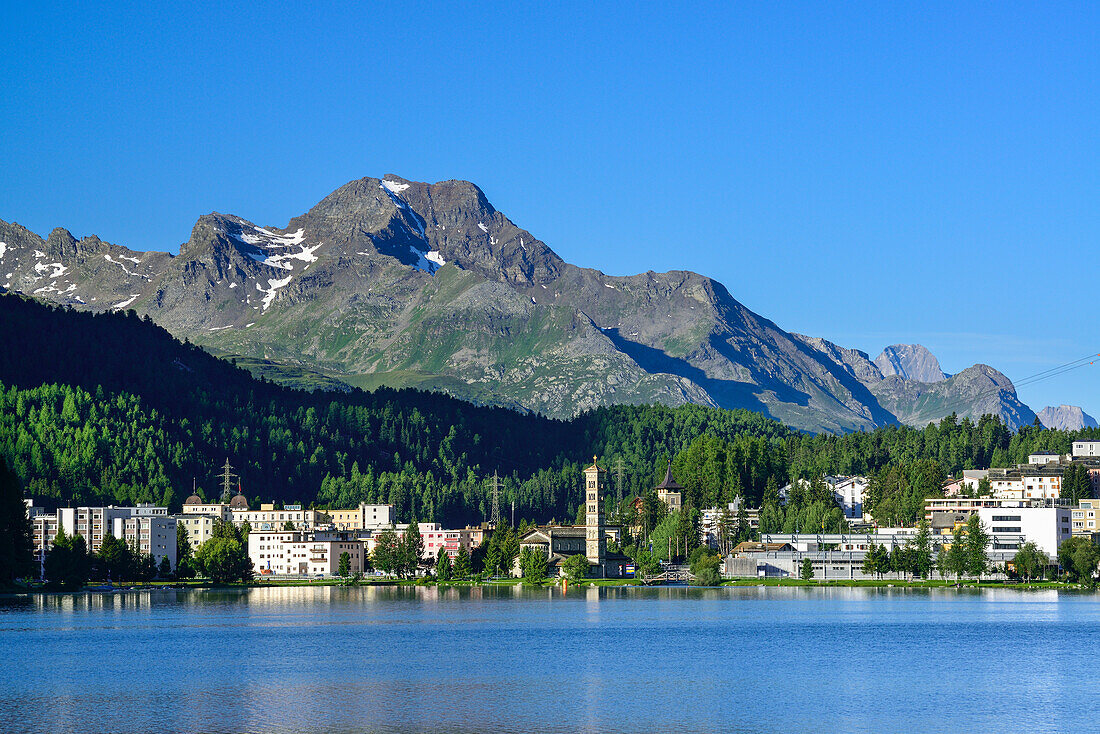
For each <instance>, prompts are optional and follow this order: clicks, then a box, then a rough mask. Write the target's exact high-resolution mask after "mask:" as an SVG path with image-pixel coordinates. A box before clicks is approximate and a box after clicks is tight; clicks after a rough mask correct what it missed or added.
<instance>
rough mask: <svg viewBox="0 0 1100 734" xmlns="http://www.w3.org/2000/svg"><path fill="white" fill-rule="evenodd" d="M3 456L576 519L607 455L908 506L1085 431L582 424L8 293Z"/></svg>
mask: <svg viewBox="0 0 1100 734" xmlns="http://www.w3.org/2000/svg"><path fill="white" fill-rule="evenodd" d="M0 344H2V345H3V348H2V349H0V457H3V458H4V459H6V461H7V463H8V464H9V466H11V468H12V469H13V470H14V472H15V474H16V475H17V476H18V477H19V479H20V480H21V482H22V484H23V488H24V491H25V492H26V494H27V495H28V496H30V497H32V498H33V499H35V501H36V502H37V503H39V504H43V505H46V506H54V505H59V504H62V505H63V504H69V503H74V504H76V503H79V504H110V503H113V504H123V503H127V504H128V503H134V502H154V503H157V504H161V505H168V506H170V507H178V506H179V505H180V504H181V503H182V501H183V499H184V498H185V497H186V496H187V495H188V494H190V492H191V487H192V482H193V481H196V482H197V484H198V486H199V488H200V491H201V493H203V494H204V495H205V496H207V497H212V496H216V495H217V494H218V493H220V489H219V488H218V487H216V486H215V485H216V480H215V479H214V475H215V474H216V473H217V471H218V467H219V466H220V465H221V464H222V463H223V462H224V460H225V459H226V457H228V458H229V459H230V461H231V462H232V463H233V465H234V467H236V469H235V471H236V472H238V473H239V474H240V477H241V486H242V488H243V491H244V492H245V494H246V495H247V496H248V497H249V498H250V499H251V500H252V501H253V502H257V501H277V502H292V501H294V502H302V503H304V504H307V505H309V504H314V503H315V504H316V505H318V506H332V507H336V506H340V507H350V506H354V505H355V504H357V503H358V502H360V501H366V502H379V503H392V504H394V505H395V506H396V508H397V513H398V517H399V518H402V519H408V518H411V517H416V518H417V519H419V520H421V521H440V522H443V523H446V524H448V525H451V526H454V525H460V524H465V523H476V522H480V521H482V520H483V519H486V517H487V515H488V510H489V508H488V504H489V484H488V481H487V480H488V478H489V477H491V476H492V475H493V473H494V472H497V473H499V475H500V477H501V480H502V486H503V503H504V507H505V508H508V510H510V503H511V502H513V501H514V502H515V508H516V509H515V511H516V519H517V521H518V520H519V519H520V518H526V519H531V520H538V521H546V520H550V519H557V520H568V521H571V519H572V518H573V517H574V514H575V511H576V507H577V505H578V503H579V501H580V497H581V492H580V486H581V485H580V469H581V467H582V466H584V465H585V464H586V463H588V462H590V461H591V457H592V456H593V455H596V456H598V457H599V458H600V461H601V463H602V464H603V465H605V466H607V467H609V468H611V469H612V470H613V471H612V477H611V485H612V487H613V488H614V491H618V487H617V481H618V480H617V473H616V472H615V471H614V469H615V467H616V466H617V465H619V466H621V467H622V487H621V492H622V496H623V497H624V498H625V497H629V496H631V495H637V494H641V493H643V492H645V491H646V490H648V489H649V488H651V487H653V486H654V485H655V483H656V482H657V481H659V479H660V478H661V477H663V474H664V467H665V464H666V462H667V461H668V460H669V459H673V461H674V463H673V468H674V471H675V473H676V476H677V478H678V479H679V481H680V482H681V483H682V484H683V485H684V486H685V488H686V493H685V494H686V497H685V501H686V502H687V503H689V504H691V505H694V506H695V507H706V506H712V505H715V504H717V503H719V502H724V501H728V500H731V499H732V498H733V497H734V496H737V495H741V496H743V497H744V498H745V499H746V501H747V502H748V504H749V505H752V506H757V505H759V504H761V502H762V501H764V500H765V498H766V495H767V494H770V493H771V492H772V491H774V490H775V488H777V487H778V486H781V485H783V484H786V483H787V482H788V481H789V480H790V479H791V478H792V477H806V478H812V477H815V476H820V475H822V474H867V475H870V476H871V477H872V488H871V492H870V497H869V498H868V504H870V505H875V504H876V503H877V504H878V505H879V508H880V509H886V510H888V511H889V512H891V513H893V514H894V515H895V516H896V517H897V518H898V520H899V521H904V520H906V519H909V518H910V516H912V515H913V514H914V512H915V511H916V510H915V508H916V509H919V502H920V501H923V497H925V496H927V495H928V494H932V493H935V492H936V491H938V489H939V482H940V481H942V479H943V478H944V477H946V476H947V475H950V474H954V473H957V472H959V471H960V470H962V469H967V468H982V467H986V466H1007V465H1010V464H1013V463H1017V462H1022V461H1026V457H1027V454H1029V453H1031V452H1034V451H1039V450H1043V451H1059V452H1067V451H1068V450H1069V447H1070V443H1071V442H1072V440H1073V439H1074V438H1075V437H1077V436H1088V437H1092V438H1100V431H1097V430H1096V429H1086V430H1084V431H1080V432H1064V431H1052V430H1045V429H1040V428H1039V427H1025V428H1022V429H1020V430H1019V431H1018V432H1015V433H1014V432H1012V431H1010V430H1009V429H1007V428H1006V427H1005V426H1004V424H1002V423H1001V422H1000V420H999V419H997V418H995V417H990V416H986V417H983V418H982V419H981V420H979V421H976V422H975V421H971V420H969V419H963V420H957V419H956V418H954V417H950V418H947V419H944V420H943V421H941V422H940V423H938V424H932V425H929V426H928V427H926V428H924V429H922V430H916V429H912V428H907V427H896V426H892V427H886V428H881V429H878V430H875V431H872V432H866V433H854V434H848V435H844V436H830V435H816V436H814V435H809V434H803V433H798V432H795V431H792V430H790V429H788V428H786V427H784V426H783V425H781V424H780V423H778V422H776V421H773V420H770V419H768V418H766V417H765V416H763V415H761V414H758V413H751V412H748V411H743V410H720V409H712V408H704V407H701V406H694V405H688V406H681V407H678V408H668V407H664V406H613V407H607V408H600V409H597V410H594V411H590V412H586V413H583V414H580V415H578V416H576V417H575V418H573V419H572V420H569V421H558V420H551V419H547V418H545V417H542V416H538V415H525V414H522V413H518V412H515V411H512V410H508V409H504V408H497V407H486V406H476V405H472V404H469V403H466V402H463V401H460V400H456V399H453V398H450V397H447V396H445V395H441V394H439V393H428V392H420V391H415V390H390V389H384V388H383V389H379V390H376V391H374V392H363V391H360V390H352V391H350V392H347V393H340V392H312V393H311V392H304V391H299V390H293V389H290V388H287V387H282V386H279V385H276V384H274V383H272V382H269V381H267V380H265V379H262V378H261V379H256V378H254V377H253V376H252V374H251V373H249V372H248V371H246V370H244V369H241V368H238V367H236V366H235V365H233V364H231V363H230V362H228V361H224V360H221V359H218V358H216V357H214V356H212V355H210V354H208V353H206V352H205V351H203V350H202V349H200V348H198V347H196V346H194V345H191V344H188V343H180V342H178V341H177V340H175V339H174V338H173V337H172V336H171V335H169V334H168V333H167V332H165V331H164V330H163V329H161V328H160V327H158V326H156V325H155V324H153V323H151V322H150V321H149V320H148V319H144V320H143V319H141V318H139V317H138V316H137V315H136V314H135V313H134V312H133V311H130V312H126V313H122V312H117V313H100V314H92V313H88V312H76V311H72V310H68V309H63V308H55V307H51V306H46V305H44V304H41V303H38V302H36V301H33V300H30V299H26V298H23V297H20V296H15V295H4V296H0Z"/></svg>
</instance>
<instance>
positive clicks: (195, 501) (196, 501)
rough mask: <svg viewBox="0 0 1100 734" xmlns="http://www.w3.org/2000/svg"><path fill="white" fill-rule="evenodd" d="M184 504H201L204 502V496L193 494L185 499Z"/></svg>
mask: <svg viewBox="0 0 1100 734" xmlns="http://www.w3.org/2000/svg"><path fill="white" fill-rule="evenodd" d="M183 504H185V505H201V504H202V497H199V496H198V494H193V495H191V496H190V497H188V498H187V499H185V500H184V501H183Z"/></svg>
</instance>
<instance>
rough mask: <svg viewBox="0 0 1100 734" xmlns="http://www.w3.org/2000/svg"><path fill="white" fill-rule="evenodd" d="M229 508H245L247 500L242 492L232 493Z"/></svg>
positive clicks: (246, 507)
mask: <svg viewBox="0 0 1100 734" xmlns="http://www.w3.org/2000/svg"><path fill="white" fill-rule="evenodd" d="M229 509H231V510H247V509H248V500H247V499H246V498H245V496H244V495H243V494H235V495H233V499H231V500H229Z"/></svg>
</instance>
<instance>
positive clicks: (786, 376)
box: [0, 175, 1034, 432]
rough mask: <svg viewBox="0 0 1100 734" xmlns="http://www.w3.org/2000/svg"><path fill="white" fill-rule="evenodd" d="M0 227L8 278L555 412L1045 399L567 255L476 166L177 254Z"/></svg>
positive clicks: (245, 228)
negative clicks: (465, 174) (498, 194)
mask: <svg viewBox="0 0 1100 734" xmlns="http://www.w3.org/2000/svg"><path fill="white" fill-rule="evenodd" d="M0 243H3V244H2V245H0V275H2V276H3V280H2V281H0V285H2V287H3V288H4V289H10V290H15V291H20V292H23V293H27V294H30V295H34V296H36V297H38V298H42V299H45V300H49V301H53V302H58V303H65V304H68V305H71V306H73V307H76V308H86V309H97V310H106V309H125V308H133V309H135V310H136V311H137V312H138V313H141V314H145V315H148V316H149V317H150V318H152V319H153V320H154V321H155V322H156V323H158V324H160V325H161V326H164V327H165V328H166V329H168V330H169V331H170V332H172V333H173V334H175V335H176V336H177V337H180V338H184V337H186V338H188V339H190V340H191V341H192V342H195V343H197V344H201V345H203V346H204V347H206V348H208V349H209V350H210V351H213V352H215V353H218V354H235V355H242V356H244V357H248V358H250V359H252V360H266V361H268V362H270V363H275V364H286V365H291V366H293V367H295V368H298V369H299V373H300V371H301V369H303V368H304V369H306V370H316V371H319V372H322V373H324V374H326V375H328V376H331V377H335V378H337V379H339V380H342V381H344V382H347V383H349V384H352V385H358V386H363V387H371V386H374V385H379V384H388V385H394V386H402V385H411V386H418V387H423V388H427V389H439V390H444V391H447V392H449V393H452V394H454V395H456V396H458V397H464V398H467V399H472V400H474V401H476V402H487V403H499V404H503V405H509V406H512V407H521V408H525V409H529V410H535V411H540V412H544V413H547V414H549V415H553V416H568V415H572V414H575V413H576V412H579V411H582V410H586V409H590V408H593V407H597V406H599V405H603V404H608V403H615V402H621V403H644V402H660V403H665V404H672V405H676V404H681V403H685V402H691V403H699V404H704V405H712V406H721V407H729V408H749V409H752V410H758V411H761V412H764V413H766V414H768V415H770V416H772V417H774V418H777V419H779V420H781V421H783V422H784V423H787V424H788V425H791V426H794V427H797V428H802V429H805V430H810V431H829V432H843V431H850V430H861V429H869V428H873V427H875V426H881V425H886V424H890V423H894V422H897V421H899V420H901V421H903V422H913V421H923V420H926V419H927V420H936V419H938V418H939V417H942V416H940V415H935V413H936V411H937V410H939V409H940V408H945V409H946V408H948V407H950V408H952V409H953V410H955V412H958V413H959V414H960V415H964V414H970V415H979V414H980V412H998V413H1000V414H1001V415H1003V416H1004V417H1005V418H1006V419H1007V420H1009V421H1010V422H1015V421H1019V420H1025V419H1026V418H1027V416H1028V415H1029V414H1030V415H1031V416H1032V418H1033V416H1034V414H1033V413H1031V412H1030V410H1029V409H1027V408H1026V406H1023V405H1022V404H1021V403H1019V401H1018V400H1017V399H1016V396H1015V392H1014V390H1013V388H1012V385H1011V382H1009V381H1008V379H1007V378H1005V377H1004V376H1003V375H1001V374H1000V373H998V372H996V370H992V369H991V368H983V369H979V370H977V372H972V373H971V374H968V375H967V376H966V377H965V378H963V379H961V380H959V379H957V378H961V377H963V375H964V374H966V373H967V372H968V371H964V373H960V375H956V376H955V377H954V378H950V379H942V380H941V381H940V382H939V383H937V385H939V386H938V387H934V386H929V385H928V384H926V383H923V382H920V381H919V380H914V379H910V378H909V377H906V375H910V374H917V375H920V376H922V377H927V376H929V375H930V374H932V373H931V372H930V370H931V369H932V365H934V367H935V370H938V362H936V360H935V357H933V356H931V355H930V353H928V354H923V353H921V352H920V351H919V350H916V349H913V350H899V349H897V345H895V347H891V348H889V349H892V350H894V351H893V352H891V354H892V355H893V356H894V358H893V360H892V361H889V360H888V361H889V366H890V369H891V370H892V371H893V373H892V374H890V375H888V376H887V375H884V374H883V370H882V368H880V367H879V366H878V363H877V361H874V362H873V361H871V360H870V359H869V358H868V356H867V355H866V354H865V353H863V352H859V351H858V350H848V349H844V348H842V347H839V346H837V345H834V344H831V343H829V342H826V341H825V340H821V339H816V338H813V337H805V336H800V335H797V334H791V333H788V332H786V331H784V330H783V329H781V328H780V327H779V326H777V325H776V324H774V323H773V322H771V321H769V320H768V319H766V318H763V317H761V316H759V315H758V314H755V313H753V312H752V311H750V310H748V309H747V308H745V307H744V306H743V305H742V304H740V303H739V302H738V301H737V300H736V299H734V298H733V296H732V295H731V294H730V293H729V292H728V291H727V290H726V288H725V287H724V286H723V285H722V284H721V283H718V282H717V281H715V280H713V279H711V278H708V277H706V276H703V275H699V274H697V273H692V272H688V271H670V272H667V273H655V272H652V271H650V272H647V273H642V274H638V275H633V276H625V277H616V276H608V275H605V274H604V273H601V272H600V271H598V270H593V269H589V268H581V267H578V266H575V265H572V264H569V263H566V262H565V261H563V260H562V259H561V258H560V257H559V256H558V255H557V254H556V253H554V252H553V251H552V250H551V249H550V248H549V247H548V246H547V245H546V244H544V243H543V242H541V241H540V240H538V239H537V238H535V237H534V236H533V235H531V233H529V232H527V231H526V230H523V229H521V228H520V227H518V226H516V225H515V224H514V223H513V222H511V220H509V219H508V218H507V217H506V216H504V215H503V214H502V213H501V212H498V211H496V210H495V209H494V208H493V207H492V205H491V204H490V203H489V201H488V200H487V198H486V197H485V195H484V193H483V192H482V191H481V190H480V189H479V188H478V187H477V186H475V185H474V184H472V183H469V182H465V181H444V182H440V183H436V184H426V183H419V182H414V181H409V180H406V179H403V178H400V177H397V176H392V175H387V176H384V177H382V178H380V179H379V178H363V179H359V180H357V181H352V182H350V183H348V184H346V185H345V186H342V187H340V188H339V189H337V190H336V191H334V192H333V193H332V194H330V195H329V196H327V197H325V198H324V199H323V200H322V201H321V202H319V203H318V204H317V205H316V206H314V207H313V208H311V209H310V210H309V211H308V212H306V213H305V214H303V215H301V216H298V217H295V218H293V219H291V220H290V222H289V223H288V225H287V226H286V227H285V228H280V227H273V226H265V227H261V226H259V225H257V224H255V223H253V222H250V221H248V220H246V219H243V218H241V217H237V216H232V215H225V214H219V213H212V214H208V215H204V216H202V217H200V218H199V219H198V221H197V222H196V224H195V226H194V227H193V229H192V232H191V236H190V238H189V240H188V241H187V242H186V243H184V244H183V245H182V246H181V247H180V250H179V255H176V256H172V255H169V254H167V253H162V252H148V253H139V252H133V251H130V250H128V249H127V248H124V247H121V246H119V245H114V244H110V243H106V242H103V241H101V240H99V239H98V238H96V237H85V238H83V239H80V240H77V239H76V238H74V237H73V236H72V235H71V234H70V233H68V232H67V231H65V230H61V229H56V230H54V231H53V232H51V233H50V235H49V237H48V238H46V239H45V240H42V238H40V237H39V236H37V235H35V234H34V233H32V232H29V231H28V230H26V229H25V228H23V227H20V226H19V225H17V224H8V223H6V222H2V221H0ZM920 349H922V350H923V347H920ZM924 352H925V353H926V352H927V350H924ZM884 354H886V352H885V351H884ZM880 356H881V355H880ZM929 357H931V359H930V360H929V359H928V358H929ZM975 369H977V368H971V370H975ZM899 371H900V372H904V373H905V374H904V375H901V374H898V372H899ZM939 374H940V375H942V372H939ZM953 381H954V382H953ZM989 391H992V394H993V395H995V396H996V399H995V400H989V399H988V398H989V396H988V395H986V393H988V392H989ZM955 403H958V405H955ZM987 408H988V409H989V410H987ZM975 411H977V412H975ZM948 412H951V411H950V410H949V411H948Z"/></svg>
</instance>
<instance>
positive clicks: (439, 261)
mask: <svg viewBox="0 0 1100 734" xmlns="http://www.w3.org/2000/svg"><path fill="white" fill-rule="evenodd" d="M424 258H425V259H426V260H429V261H430V262H433V263H435V264H436V265H438V266H439V267H443V266H444V265H446V264H447V261H446V260H444V259H443V256H442V255H440V254H439V250H432V251H430V252H429V253H428V254H427V255H425V256H424Z"/></svg>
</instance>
